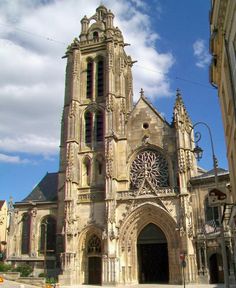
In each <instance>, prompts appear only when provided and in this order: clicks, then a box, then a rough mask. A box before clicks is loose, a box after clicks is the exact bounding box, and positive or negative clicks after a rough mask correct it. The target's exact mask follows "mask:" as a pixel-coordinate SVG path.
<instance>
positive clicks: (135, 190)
mask: <svg viewBox="0 0 236 288" xmlns="http://www.w3.org/2000/svg"><path fill="white" fill-rule="evenodd" d="M113 18H114V15H113V13H112V12H111V11H110V10H107V9H106V7H104V6H102V5H101V6H99V7H98V8H97V10H96V14H95V15H94V16H92V17H91V18H87V17H86V16H85V17H84V18H83V19H82V20H81V26H82V28H81V34H80V36H79V39H75V40H74V41H73V43H72V44H71V45H70V46H69V47H68V50H67V52H66V55H65V58H67V68H66V87H65V100H64V109H63V117H62V125H61V145H60V168H59V171H58V173H47V174H46V175H45V177H44V178H43V179H42V181H41V182H40V183H39V184H38V185H37V186H36V187H35V188H34V190H33V191H32V192H31V194H30V195H29V196H27V197H26V198H25V199H24V200H23V201H21V202H18V203H15V204H14V207H12V209H11V210H10V215H11V218H10V227H9V244H8V247H7V249H8V252H7V253H8V261H11V262H12V263H13V264H15V265H18V264H19V263H22V262H24V263H29V264H30V265H32V266H33V267H34V273H35V275H38V274H39V273H40V272H42V271H44V272H47V273H52V274H53V273H56V274H57V275H59V276H58V277H59V282H60V283H61V284H67V285H73V284H84V283H87V284H102V285H106V284H133V283H170V284H175V283H176V284H177V283H182V281H183V274H182V270H183V271H184V273H185V279H186V281H187V282H195V283H196V282H201V281H202V282H205V283H209V282H211V281H212V280H211V275H210V274H211V271H210V266H209V265H210V257H211V256H212V255H213V254H214V255H215V254H216V256H215V258H214V259H213V260H212V261H213V262H214V263H218V262H217V261H220V260H219V259H220V257H221V251H220V247H219V243H218V242H217V240H216V237H217V235H218V234H217V232H216V230H214V231H213V232H214V233H213V234H211V236H210V238H209V237H208V236H207V235H206V234H207V233H203V231H202V227H203V224H204V223H205V222H206V221H207V220H219V219H218V214H217V213H216V212H215V214H214V213H210V214H209V213H208V214H207V213H206V210H204V209H205V208H204V207H205V206H204V205H205V203H206V199H207V193H208V188H209V187H210V186H211V185H214V175H213V173H212V174H211V173H206V171H203V170H201V169H199V168H198V166H197V163H196V160H195V157H194V155H193V153H192V151H193V148H194V141H193V129H192V127H193V125H192V122H191V119H190V117H189V115H188V113H187V111H186V108H185V106H184V103H183V100H182V96H181V94H180V92H179V91H177V96H176V101H175V105H174V108H173V121H172V123H168V122H167V121H166V120H165V119H164V118H163V117H162V116H161V114H160V113H159V112H158V111H157V110H156V109H155V108H154V107H153V106H152V104H151V103H150V102H149V101H148V100H147V98H146V97H145V95H144V91H143V90H142V89H141V92H140V98H139V100H138V101H137V103H135V105H134V104H133V90H132V65H133V61H132V58H131V57H130V56H128V55H127V54H126V53H125V50H124V47H125V42H124V39H123V36H122V33H121V31H120V30H119V28H117V27H114V25H113ZM202 179H203V180H202ZM206 179H207V180H206ZM228 182H229V175H228V172H227V171H223V170H219V185H221V187H222V190H224V191H225V193H226V194H227V195H228V197H229V198H230V197H231V196H230V195H229V193H230V192H229V191H227V189H226V184H227V183H228ZM208 208H209V207H208ZM209 209H210V210H211V211H213V210H212V209H213V208H212V207H210V208H209ZM207 211H208V212H209V210H207ZM206 215H208V216H209V215H211V216H209V217H210V218H212V219H207V216H206ZM209 217H208V218H209ZM211 232H212V231H211ZM212 235H213V236H212ZM227 239H228V242H227V245H228V247H229V248H228V251H229V252H228V253H229V255H230V251H231V250H230V249H231V248H230V247H231V237H230V235H229V238H227ZM209 243H211V244H212V243H213V244H212V245H211V244H210V246H209ZM217 255H218V256H217ZM217 257H218V258H217ZM229 259H230V257H229ZM218 264H219V263H218ZM214 265H215V264H214ZM214 265H213V266H214ZM218 266H220V265H218ZM218 266H217V264H216V265H215V266H214V267H215V268H214V269H216V270H217V269H218V268H217V267H218ZM212 269H213V268H212ZM232 269H233V268H232ZM216 270H214V271H213V270H212V271H213V272H214V273H215V272H216ZM218 272H219V279H223V278H222V277H223V276H222V275H221V274H222V273H221V274H220V271H218ZM214 273H213V274H214ZM219 279H217V281H220V280H219ZM214 281H215V280H214ZM222 281H223V280H222Z"/></svg>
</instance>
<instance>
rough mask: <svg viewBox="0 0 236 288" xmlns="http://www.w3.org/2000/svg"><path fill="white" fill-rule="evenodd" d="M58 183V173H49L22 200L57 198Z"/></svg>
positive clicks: (52, 199)
mask: <svg viewBox="0 0 236 288" xmlns="http://www.w3.org/2000/svg"><path fill="white" fill-rule="evenodd" d="M57 184H58V173H47V174H46V175H45V176H44V177H43V179H42V180H41V181H40V182H39V183H38V184H37V185H36V186H35V187H34V189H33V190H32V192H31V193H30V194H29V195H28V196H27V197H26V198H25V199H23V200H22V202H28V201H40V202H43V201H55V200H57Z"/></svg>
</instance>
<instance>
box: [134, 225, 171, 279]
mask: <svg viewBox="0 0 236 288" xmlns="http://www.w3.org/2000/svg"><path fill="white" fill-rule="evenodd" d="M137 251H138V267H139V271H138V272H139V283H168V282H169V263H168V248H167V240H166V237H165V234H164V233H163V232H162V230H161V229H160V228H159V227H157V226H156V225H154V224H152V223H150V224H148V225H147V226H146V227H144V228H143V230H142V231H141V233H140V234H139V237H138V241H137Z"/></svg>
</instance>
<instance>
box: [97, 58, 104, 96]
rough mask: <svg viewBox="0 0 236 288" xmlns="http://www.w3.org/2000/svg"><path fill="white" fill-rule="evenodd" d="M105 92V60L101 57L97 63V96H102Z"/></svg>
mask: <svg viewBox="0 0 236 288" xmlns="http://www.w3.org/2000/svg"><path fill="white" fill-rule="evenodd" d="M103 93H104V60H103V59H100V60H99V61H98V63H97V96H98V97H101V96H103Z"/></svg>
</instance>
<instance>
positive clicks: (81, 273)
mask: <svg viewBox="0 0 236 288" xmlns="http://www.w3.org/2000/svg"><path fill="white" fill-rule="evenodd" d="M102 253H103V241H102V229H101V228H100V227H97V226H94V225H89V226H87V227H86V228H85V229H84V230H83V231H82V232H81V233H80V235H79V238H78V256H79V257H78V259H77V261H78V264H77V265H78V267H80V268H79V269H78V270H77V273H78V279H79V280H78V283H77V284H96V285H101V283H102Z"/></svg>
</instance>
